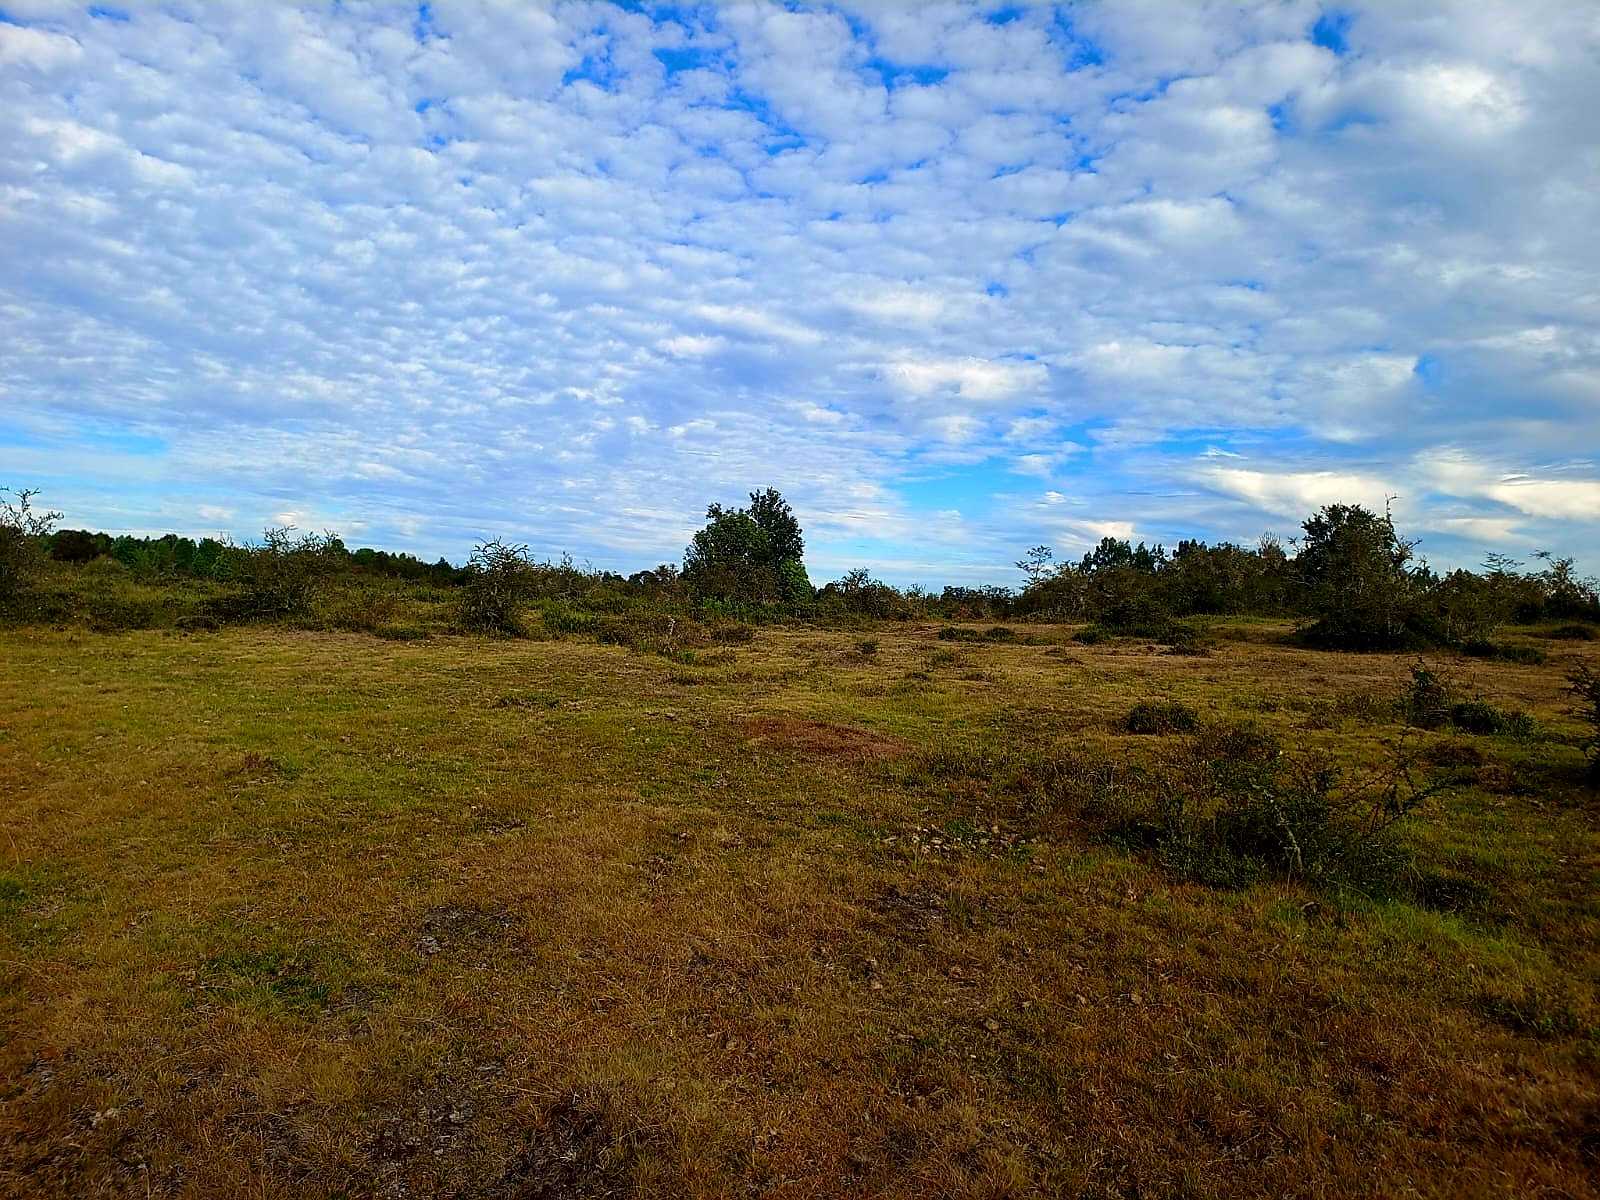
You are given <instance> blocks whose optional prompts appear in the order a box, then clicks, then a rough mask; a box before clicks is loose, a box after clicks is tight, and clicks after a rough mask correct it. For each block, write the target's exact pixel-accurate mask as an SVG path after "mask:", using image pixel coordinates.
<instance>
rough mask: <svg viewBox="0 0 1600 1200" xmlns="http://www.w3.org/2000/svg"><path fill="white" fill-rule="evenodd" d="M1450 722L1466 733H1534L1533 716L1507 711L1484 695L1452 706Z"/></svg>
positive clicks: (1524, 734) (1526, 734)
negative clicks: (1486, 698) (1490, 701)
mask: <svg viewBox="0 0 1600 1200" xmlns="http://www.w3.org/2000/svg"><path fill="white" fill-rule="evenodd" d="M1450 724H1452V725H1454V726H1455V727H1456V728H1457V729H1460V730H1462V731H1463V732H1465V733H1474V734H1497V733H1503V734H1509V735H1510V736H1512V737H1528V736H1529V735H1531V734H1532V733H1533V729H1534V724H1533V718H1532V717H1530V716H1529V715H1528V714H1527V713H1524V712H1506V711H1504V710H1502V709H1499V708H1496V707H1495V706H1494V705H1493V704H1490V703H1489V702H1488V701H1487V700H1484V699H1483V698H1482V697H1479V698H1477V699H1473V700H1464V701H1462V702H1461V703H1459V704H1453V705H1451V707H1450Z"/></svg>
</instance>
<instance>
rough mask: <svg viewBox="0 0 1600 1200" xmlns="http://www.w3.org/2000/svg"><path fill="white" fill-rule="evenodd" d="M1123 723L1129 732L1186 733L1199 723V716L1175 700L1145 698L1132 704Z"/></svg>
mask: <svg viewBox="0 0 1600 1200" xmlns="http://www.w3.org/2000/svg"><path fill="white" fill-rule="evenodd" d="M1123 724H1124V727H1125V728H1126V729H1127V731H1128V732H1129V733H1188V732H1189V731H1190V730H1193V729H1195V728H1196V727H1197V726H1198V725H1199V724H1200V718H1199V715H1198V714H1196V712H1195V711H1194V709H1192V708H1190V707H1189V706H1188V705H1187V704H1180V703H1178V702H1177V701H1176V700H1156V701H1150V700H1147V701H1144V702H1143V703H1140V704H1136V705H1134V706H1133V709H1132V710H1131V711H1130V712H1129V713H1128V716H1127V720H1126V721H1124V723H1123Z"/></svg>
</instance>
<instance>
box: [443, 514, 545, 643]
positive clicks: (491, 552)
mask: <svg viewBox="0 0 1600 1200" xmlns="http://www.w3.org/2000/svg"><path fill="white" fill-rule="evenodd" d="M536 584H537V580H536V578H535V575H534V564H533V560H532V559H531V558H529V557H528V548H527V546H524V545H512V544H511V543H509V542H504V541H501V540H500V539H499V538H492V539H490V540H489V541H486V542H479V543H478V545H477V547H476V548H475V549H474V550H473V551H472V557H471V558H470V559H468V560H467V570H466V582H465V583H464V584H463V585H462V589H461V606H460V610H459V612H458V614H457V623H458V624H459V625H460V626H461V628H462V629H465V630H467V631H468V632H470V633H484V634H490V635H492V636H496V637H523V636H526V634H527V629H526V627H525V626H524V625H523V620H522V614H523V608H524V606H525V605H526V604H527V602H528V599H529V598H530V597H531V596H532V594H533V591H534V588H535V586H536Z"/></svg>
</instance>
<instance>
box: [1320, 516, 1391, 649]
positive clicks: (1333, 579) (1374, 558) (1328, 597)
mask: <svg viewBox="0 0 1600 1200" xmlns="http://www.w3.org/2000/svg"><path fill="white" fill-rule="evenodd" d="M1304 529H1305V537H1304V538H1303V540H1302V541H1301V544H1300V553H1299V554H1298V555H1297V556H1296V557H1295V560H1294V561H1295V569H1296V571H1297V572H1298V574H1299V575H1300V578H1301V582H1302V584H1303V585H1304V588H1305V593H1304V601H1305V605H1306V611H1307V612H1308V613H1309V614H1310V615H1311V616H1312V617H1313V618H1314V620H1313V622H1312V624H1311V625H1309V626H1308V627H1307V628H1306V630H1305V634H1306V638H1307V640H1308V641H1310V642H1311V643H1312V644H1313V645H1318V646H1326V647H1330V648H1334V649H1342V650H1382V649H1391V648H1393V647H1396V646H1401V645H1404V644H1406V642H1407V641H1409V640H1413V637H1414V634H1413V631H1412V628H1411V627H1412V625H1413V623H1414V618H1415V617H1416V616H1417V615H1418V610H1417V601H1418V590H1419V589H1418V581H1417V579H1416V577H1415V576H1414V575H1413V573H1412V571H1411V570H1410V569H1409V564H1410V562H1411V557H1412V553H1413V548H1414V547H1413V544H1412V543H1411V542H1409V541H1406V540H1405V539H1404V538H1402V537H1400V535H1399V534H1398V533H1396V532H1395V527H1394V521H1393V519H1392V518H1391V516H1390V515H1389V513H1387V512H1385V513H1384V514H1383V515H1382V516H1379V515H1378V514H1377V513H1374V512H1372V511H1370V510H1368V509H1366V508H1363V507H1361V506H1360V505H1359V504H1329V505H1326V506H1324V507H1323V508H1322V509H1321V510H1319V511H1318V512H1317V513H1316V514H1315V515H1314V516H1312V517H1311V518H1309V519H1308V520H1307V521H1306V522H1305V523H1304Z"/></svg>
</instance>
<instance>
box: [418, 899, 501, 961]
mask: <svg viewBox="0 0 1600 1200" xmlns="http://www.w3.org/2000/svg"><path fill="white" fill-rule="evenodd" d="M519 926H520V922H519V921H518V919H517V918H516V917H515V916H514V915H512V914H511V913H510V912H508V911H507V910H505V909H503V908H489V907H481V906H478V905H469V906H465V907H457V906H455V905H444V906H441V907H439V908H434V909H430V910H429V911H428V912H427V913H425V914H424V915H423V918H422V921H421V928H420V929H419V931H418V936H417V942H416V948H417V952H418V953H420V954H423V955H429V956H431V955H434V954H438V953H439V952H440V951H445V950H479V951H481V950H484V949H486V948H488V947H491V946H496V945H502V944H505V943H508V942H511V941H514V940H515V938H516V935H517V933H518V932H519Z"/></svg>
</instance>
